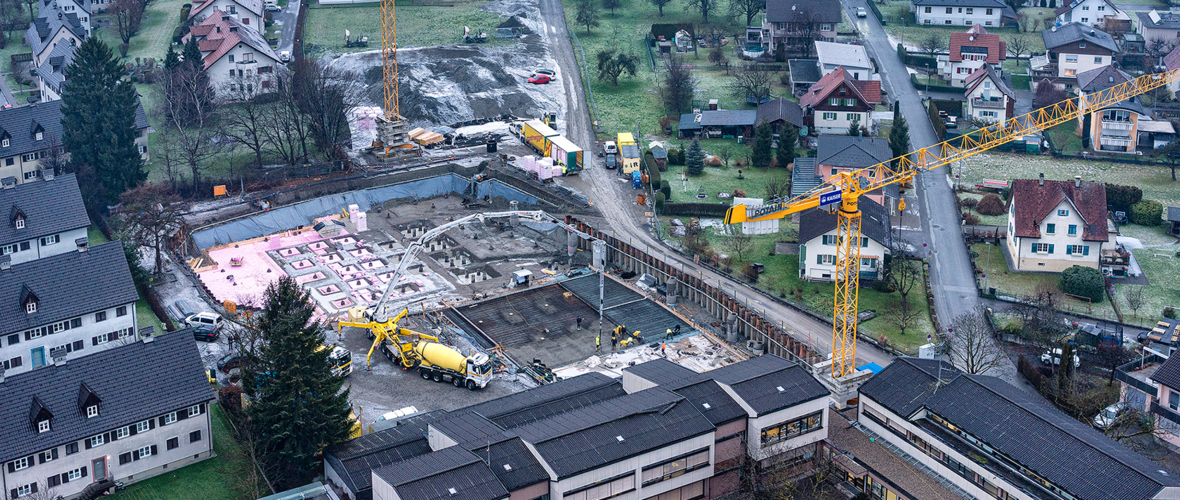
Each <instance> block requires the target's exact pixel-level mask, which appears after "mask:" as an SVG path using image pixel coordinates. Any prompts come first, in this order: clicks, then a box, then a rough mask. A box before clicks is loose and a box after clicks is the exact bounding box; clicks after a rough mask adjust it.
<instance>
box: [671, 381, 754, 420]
mask: <svg viewBox="0 0 1180 500" xmlns="http://www.w3.org/2000/svg"><path fill="white" fill-rule="evenodd" d="M675 392H676V394H679V395H681V396H684V398H685V399H687V400H688V401H689V402H690V403H692V404H693V406H694V407H696V409H697V411H699V412H701V414H702V415H704V416H705V418H707V419H709V422H712V423H713V425H717V426H720V425H722V424H726V423H729V422H732V421H734V420H737V419H740V418H745V417H747V416H748V415H747V414H746V410H745V409H744V408H742V406H741V405H739V404H738V403H737V401H734V400H733V398H732V397H730V395H729V393H728V392H725V389H723V388H722V387H721V385H720V384H718V383H717V382H716V381H715V380H704V381H701V382H696V383H694V384H690V385H684V386H682V387H678V388H676V390H675Z"/></svg>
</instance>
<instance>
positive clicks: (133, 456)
mask: <svg viewBox="0 0 1180 500" xmlns="http://www.w3.org/2000/svg"><path fill="white" fill-rule="evenodd" d="M131 459H132V460H139V450H135V451H133V452H131Z"/></svg>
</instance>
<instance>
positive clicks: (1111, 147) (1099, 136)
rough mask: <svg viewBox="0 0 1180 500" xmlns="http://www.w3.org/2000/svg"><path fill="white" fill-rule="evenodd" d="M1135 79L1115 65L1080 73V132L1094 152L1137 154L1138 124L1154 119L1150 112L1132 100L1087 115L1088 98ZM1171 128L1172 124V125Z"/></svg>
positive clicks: (1136, 100) (1137, 101)
mask: <svg viewBox="0 0 1180 500" xmlns="http://www.w3.org/2000/svg"><path fill="white" fill-rule="evenodd" d="M1132 80H1134V78H1133V77H1132V76H1131V75H1128V74H1127V73H1125V72H1123V71H1122V70H1119V69H1116V68H1115V67H1113V66H1102V67H1100V68H1094V69H1092V70H1090V71H1086V72H1084V73H1079V74H1078V86H1077V93H1078V108H1079V111H1081V114H1080V115H1079V116H1078V124H1077V125H1078V132H1079V133H1080V134H1084V135H1085V136H1087V137H1089V139H1090V140H1089V143H1090V148H1091V149H1093V150H1094V151H1110V152H1117V153H1134V152H1135V151H1136V148H1137V147H1138V146H1139V121H1140V120H1141V119H1142V120H1145V121H1147V120H1151V112H1150V111H1148V110H1147V108H1146V107H1144V106H1143V104H1141V103H1140V102H1139V98H1138V97H1133V98H1131V99H1127V100H1125V101H1122V102H1118V103H1115V104H1112V105H1110V106H1107V107H1104V108H1102V110H1101V111H1094V112H1087V108H1086V100H1085V98H1086V96H1088V95H1092V94H1095V93H1098V92H1102V91H1103V90H1106V89H1108V88H1110V87H1113V86H1115V85H1119V84H1122V83H1126V82H1129V81H1132ZM1169 126H1170V125H1169Z"/></svg>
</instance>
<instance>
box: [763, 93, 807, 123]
mask: <svg viewBox="0 0 1180 500" xmlns="http://www.w3.org/2000/svg"><path fill="white" fill-rule="evenodd" d="M779 120H782V121H784V122H787V123H790V124H791V125H794V126H796V127H802V126H804V125H805V124H806V123H805V122H804V121H803V108H800V107H799V103H797V102H795V101H788V100H786V99H784V98H782V97H779V98H776V99H771V100H770V101H768V102H764V103H762V104H759V105H758V118H757V119H756V120H755V124H756V125H761V124H763V123H773V122H776V121H779Z"/></svg>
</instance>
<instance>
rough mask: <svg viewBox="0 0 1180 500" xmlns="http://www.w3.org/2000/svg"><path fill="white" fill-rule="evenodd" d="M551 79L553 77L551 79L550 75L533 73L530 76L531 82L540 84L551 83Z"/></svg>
mask: <svg viewBox="0 0 1180 500" xmlns="http://www.w3.org/2000/svg"><path fill="white" fill-rule="evenodd" d="M550 81H551V79H550V77H549V75H533V76H530V77H529V83H532V84H538V85H540V84H545V83H549V82H550Z"/></svg>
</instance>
